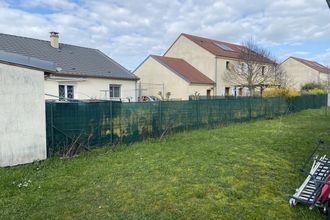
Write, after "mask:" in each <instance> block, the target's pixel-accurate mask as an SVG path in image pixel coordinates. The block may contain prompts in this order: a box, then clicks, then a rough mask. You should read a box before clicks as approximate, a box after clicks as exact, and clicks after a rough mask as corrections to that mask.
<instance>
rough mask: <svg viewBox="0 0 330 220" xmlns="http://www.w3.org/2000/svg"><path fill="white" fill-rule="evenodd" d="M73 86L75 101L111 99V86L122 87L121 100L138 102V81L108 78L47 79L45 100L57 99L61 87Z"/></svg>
mask: <svg viewBox="0 0 330 220" xmlns="http://www.w3.org/2000/svg"><path fill="white" fill-rule="evenodd" d="M61 84H62V85H73V86H74V98H75V99H106V100H108V99H109V98H110V95H109V86H110V84H115V85H120V98H121V99H123V100H124V101H126V100H128V99H129V100H130V101H135V100H136V97H137V96H136V95H137V94H136V91H137V88H136V81H134V80H119V79H107V78H90V77H89V78H80V77H76V78H74V77H55V76H53V77H50V78H46V79H45V94H48V95H45V99H57V97H58V96H59V85H61Z"/></svg>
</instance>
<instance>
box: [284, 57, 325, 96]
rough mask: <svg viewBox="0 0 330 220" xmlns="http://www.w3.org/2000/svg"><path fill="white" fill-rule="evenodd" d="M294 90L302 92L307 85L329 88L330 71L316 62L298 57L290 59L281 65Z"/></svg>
mask: <svg viewBox="0 0 330 220" xmlns="http://www.w3.org/2000/svg"><path fill="white" fill-rule="evenodd" d="M281 68H282V69H283V70H284V71H285V72H286V74H287V75H288V77H289V78H290V81H292V82H291V84H292V85H290V86H291V87H292V88H293V89H296V90H300V89H301V87H302V86H303V85H305V84H306V83H318V84H322V85H324V86H325V87H329V74H330V69H329V68H327V67H325V66H323V65H321V64H319V63H317V62H315V61H310V60H306V59H301V58H297V57H289V58H288V59H286V60H285V61H283V62H282V63H281Z"/></svg>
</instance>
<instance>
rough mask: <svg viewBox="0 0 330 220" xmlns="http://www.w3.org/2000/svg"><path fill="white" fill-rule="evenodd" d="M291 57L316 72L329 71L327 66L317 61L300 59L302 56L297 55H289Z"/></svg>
mask: <svg viewBox="0 0 330 220" xmlns="http://www.w3.org/2000/svg"><path fill="white" fill-rule="evenodd" d="M291 58H292V59H295V60H297V61H299V62H301V63H303V64H305V65H306V66H309V67H310V68H312V69H314V70H316V71H318V72H321V73H330V68H327V67H325V66H323V65H322V64H320V63H318V62H315V61H311V60H306V59H302V58H298V57H291Z"/></svg>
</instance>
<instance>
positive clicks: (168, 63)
mask: <svg viewBox="0 0 330 220" xmlns="http://www.w3.org/2000/svg"><path fill="white" fill-rule="evenodd" d="M134 74H135V75H137V76H138V77H139V78H140V79H141V82H140V83H141V84H142V85H159V83H162V84H163V87H157V86H145V87H144V89H142V90H141V94H140V96H144V95H148V96H158V93H159V92H162V93H163V94H166V93H168V92H170V93H171V96H170V98H171V99H177V100H180V99H182V100H187V99H188V98H189V96H191V95H202V96H206V95H211V93H212V90H213V87H214V84H215V82H214V81H212V80H211V79H210V78H208V77H207V76H205V75H204V74H203V73H201V72H200V71H199V70H197V69H196V68H194V67H193V66H192V65H190V64H189V63H187V62H186V61H185V60H183V59H178V58H171V57H162V56H154V55H151V56H149V57H148V58H147V59H146V60H145V61H144V62H143V63H142V64H141V65H140V66H139V67H138V68H137V69H136V70H135V71H134ZM146 88H147V89H146Z"/></svg>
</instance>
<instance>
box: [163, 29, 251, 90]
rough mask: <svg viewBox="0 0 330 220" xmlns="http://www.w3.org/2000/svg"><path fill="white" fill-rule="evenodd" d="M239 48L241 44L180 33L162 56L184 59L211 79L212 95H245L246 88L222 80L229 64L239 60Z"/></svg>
mask: <svg viewBox="0 0 330 220" xmlns="http://www.w3.org/2000/svg"><path fill="white" fill-rule="evenodd" d="M241 49H242V46H241V45H237V44H231V43H227V42H222V41H218V40H213V39H208V38H203V37H198V36H193V35H189V34H181V35H180V36H179V37H178V38H177V39H176V41H175V42H174V43H173V44H172V46H171V47H170V48H169V49H168V50H167V51H166V52H165V54H164V56H166V57H176V58H181V59H184V60H186V61H187V62H188V63H190V64H191V65H192V66H194V67H195V68H196V69H198V70H199V71H201V72H202V73H204V74H205V75H206V76H208V77H209V78H210V79H212V80H213V81H214V82H215V85H214V89H213V94H212V95H216V96H224V95H235V96H245V95H248V89H247V88H241V87H239V86H235V85H232V84H230V83H229V82H226V80H224V76H225V73H226V71H227V70H228V68H229V66H230V65H236V64H237V62H239V59H238V58H239V56H240V50H241Z"/></svg>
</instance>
